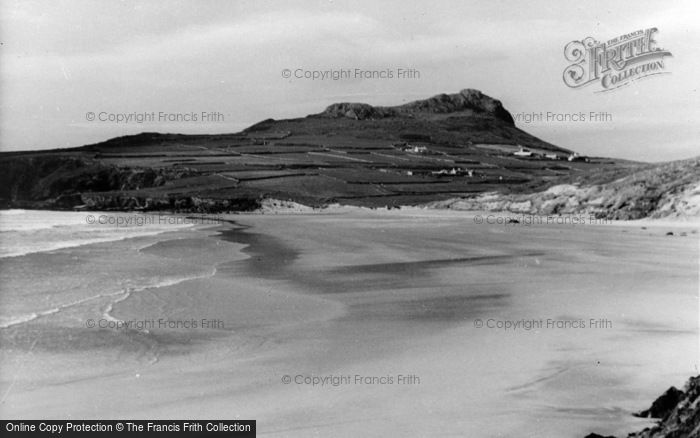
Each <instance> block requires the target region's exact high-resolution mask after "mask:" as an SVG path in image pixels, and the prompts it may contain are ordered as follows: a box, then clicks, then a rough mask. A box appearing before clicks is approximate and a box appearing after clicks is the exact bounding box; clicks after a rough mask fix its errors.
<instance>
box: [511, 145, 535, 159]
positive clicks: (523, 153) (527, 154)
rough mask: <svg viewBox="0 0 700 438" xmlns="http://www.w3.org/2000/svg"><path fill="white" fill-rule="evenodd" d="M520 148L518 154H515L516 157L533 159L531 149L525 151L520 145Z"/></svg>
mask: <svg viewBox="0 0 700 438" xmlns="http://www.w3.org/2000/svg"><path fill="white" fill-rule="evenodd" d="M518 146H519V149H518V150H517V151H516V152H513V155H515V156H516V157H532V152H531V151H530V150H529V149H525V148H523V147H522V146H520V145H518Z"/></svg>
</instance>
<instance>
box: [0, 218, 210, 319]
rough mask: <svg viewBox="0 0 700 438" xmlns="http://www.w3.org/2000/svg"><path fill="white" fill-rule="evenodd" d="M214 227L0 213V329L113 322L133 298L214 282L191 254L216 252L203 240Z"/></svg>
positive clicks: (206, 263) (205, 263)
mask: <svg viewBox="0 0 700 438" xmlns="http://www.w3.org/2000/svg"><path fill="white" fill-rule="evenodd" d="M218 225H220V222H219V221H218V220H216V218H206V219H205V218H186V217H184V216H176V215H154V214H145V213H109V214H108V213H101V212H82V211H81V212H58V211H42V210H3V211H0V328H8V327H11V326H15V325H19V324H25V323H28V322H30V321H35V320H37V319H42V318H52V321H53V322H62V323H66V322H70V323H71V324H75V323H76V322H77V323H79V322H80V321H82V320H85V319H86V318H88V317H93V316H95V315H96V314H97V315H98V316H99V317H100V318H101V319H106V320H114V319H116V317H115V316H113V315H112V313H111V311H112V308H113V306H114V305H115V304H116V303H118V302H121V301H123V300H125V299H127V298H128V297H129V296H130V295H131V294H134V293H138V292H139V291H143V290H146V289H149V288H158V287H164V286H170V285H173V284H177V283H179V282H182V281H186V280H190V279H194V278H200V277H206V276H213V275H214V274H215V272H216V268H215V267H214V266H213V263H212V261H211V260H206V257H188V254H189V255H193V250H195V249H197V250H198V249H201V248H199V247H201V246H202V245H206V244H208V243H209V244H213V245H221V243H220V242H219V241H218V240H215V241H214V240H207V239H201V237H202V233H204V234H205V235H206V234H216V233H212V231H211V230H212V229H213V228H216V227H217V226H218ZM168 242H170V243H169V244H166V243H168ZM192 245H194V246H196V247H198V248H192ZM62 325H63V324H62Z"/></svg>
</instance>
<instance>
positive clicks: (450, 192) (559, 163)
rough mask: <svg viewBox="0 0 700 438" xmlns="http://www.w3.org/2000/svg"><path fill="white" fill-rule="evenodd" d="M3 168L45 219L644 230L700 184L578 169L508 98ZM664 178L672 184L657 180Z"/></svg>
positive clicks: (79, 153)
mask: <svg viewBox="0 0 700 438" xmlns="http://www.w3.org/2000/svg"><path fill="white" fill-rule="evenodd" d="M525 151H526V152H525ZM572 158H575V159H572ZM0 164H1V165H2V168H3V170H4V171H3V172H2V173H0V207H2V208H43V209H96V210H172V211H192V212H220V211H242V210H251V209H258V208H260V207H261V205H264V204H265V201H266V200H268V199H277V200H281V201H283V202H289V203H294V204H295V205H296V204H303V205H306V206H311V207H323V206H325V205H329V204H333V203H338V204H344V205H356V206H364V207H372V208H374V207H398V206H402V205H425V204H430V205H434V206H442V207H445V206H446V207H449V208H462V207H469V208H480V209H483V208H484V207H488V208H489V209H490V208H491V207H493V208H500V209H505V210H511V211H532V212H553V213H567V212H574V211H578V210H577V209H579V210H585V211H591V212H594V213H595V214H597V215H601V216H605V217H614V218H637V217H646V216H650V215H665V214H667V213H668V214H670V213H672V212H675V211H678V210H679V209H680V208H686V207H685V206H683V205H680V204H678V205H677V206H676V204H674V202H676V201H677V200H678V199H680V198H679V196H681V195H682V196H685V195H683V194H689V195H688V196H690V197H692V196H694V195H692V193H694V192H692V190H691V185H692V183H693V182H695V183H697V182H698V181H699V180H700V179H698V168H697V166H694V167H693V166H691V165H687V166H685V165H684V166H685V167H678V168H677V169H676V171H673V172H672V171H668V172H667V171H666V170H663V168H662V167H659V166H653V165H646V164H642V163H634V162H628V161H624V160H613V159H608V158H602V157H585V159H584V157H576V156H574V155H573V151H571V150H568V149H566V148H563V147H560V146H556V145H553V144H551V143H548V142H546V141H543V140H541V139H539V138H537V137H534V136H532V135H530V134H528V133H527V132H525V131H523V130H521V129H519V128H518V127H517V126H516V125H515V124H514V123H513V118H512V117H511V115H510V113H509V112H508V111H507V110H506V109H505V107H504V106H503V104H502V103H501V102H500V101H499V100H497V99H494V98H492V97H489V96H487V95H485V94H483V93H481V92H480V91H478V90H472V89H465V90H462V91H460V92H459V93H454V94H439V95H436V96H433V97H430V98H427V99H424V100H417V101H415V102H410V103H406V104H402V105H397V106H372V105H368V104H363V103H336V104H332V105H330V106H328V107H327V108H326V109H325V110H324V111H322V112H321V113H317V114H312V115H309V116H306V117H301V118H296V119H286V120H272V119H268V120H264V121H262V122H260V123H256V124H255V125H253V126H251V127H249V128H247V129H245V130H243V131H242V132H238V133H233V134H219V135H180V134H160V133H142V134H138V135H131V136H124V137H118V138H113V139H110V140H107V141H105V142H102V143H97V144H92V145H87V146H83V147H79V148H73V149H55V150H48V151H28V152H14V153H2V154H0ZM645 172H646V173H645ZM656 172H662V173H663V175H664V176H663V178H662V179H663V181H661V180H659V181H660V182H659V183H658V184H656V183H653V182H652V183H649V182H648V181H646V180H645V179H644V178H646V177H645V176H644V175H647V174H648V175H653V174H655V173H656ZM682 196H681V197H682ZM431 203H432V204H431ZM664 206H669V207H668V208H667V207H664Z"/></svg>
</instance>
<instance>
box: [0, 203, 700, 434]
mask: <svg viewBox="0 0 700 438" xmlns="http://www.w3.org/2000/svg"><path fill="white" fill-rule="evenodd" d="M232 219H234V220H235V221H236V223H237V226H234V227H227V226H224V227H221V228H220V229H218V230H216V232H210V233H209V234H208V235H207V236H199V237H197V238H196V239H200V240H201V241H205V240H206V242H208V243H207V244H202V245H200V246H201V247H198V245H197V244H196V243H195V242H197V241H198V240H196V239H195V240H193V241H175V240H167V241H162V242H157V243H155V244H153V245H152V246H149V247H147V248H146V249H144V250H143V251H144V252H145V253H147V254H149V255H151V256H154V257H159V258H168V257H177V254H181V255H182V257H190V258H193V260H194V259H199V260H200V261H203V262H206V263H209V258H213V259H215V260H217V263H216V270H215V274H214V275H211V276H207V277H202V278H196V279H192V280H188V281H183V282H180V283H177V284H174V285H171V286H164V287H158V288H154V289H147V290H144V291H142V292H140V293H135V294H132V295H130V296H129V297H128V298H127V299H125V300H123V301H120V302H118V303H116V304H114V306H113V312H112V314H113V315H114V316H115V317H116V318H119V319H121V320H129V319H151V318H159V317H163V318H169V319H173V320H187V319H195V320H202V319H208V320H216V321H222V325H221V326H220V327H218V328H216V329H197V330H192V329H155V330H150V331H148V332H147V333H146V332H143V331H136V332H125V331H120V332H114V331H109V330H103V331H87V330H86V329H85V328H84V327H81V326H80V325H79V324H70V323H67V322H66V321H65V320H63V321H61V322H60V323H59V322H56V321H53V322H52V321H51V320H50V319H46V320H40V321H37V322H35V323H34V324H31V325H29V326H26V327H23V328H21V329H20V328H17V329H15V331H11V332H10V331H7V330H5V331H4V333H3V350H5V351H7V350H9V353H10V354H9V355H7V356H6V358H5V359H3V362H2V370H3V373H2V393H3V394H5V396H4V398H3V401H2V405H1V406H2V408H1V409H0V412H1V413H2V416H3V417H4V418H35V417H37V412H41V413H42V416H45V417H47V418H62V417H72V418H83V417H84V418H129V417H131V418H137V417H138V418H180V417H183V418H210V419H217V418H239V419H256V420H258V434H259V435H260V436H285V437H287V436H305V437H306V436H339V437H343V436H357V435H358V433H360V434H362V435H364V436H479V437H496V436H516V435H517V436H532V437H535V436H537V437H548V436H551V437H569V436H570V437H581V436H585V435H586V434H587V433H589V432H592V431H595V432H598V433H601V434H613V433H614V434H619V435H625V434H626V433H627V432H629V431H631V430H636V429H639V428H640V427H639V426H640V425H644V424H647V423H646V422H645V420H640V419H635V418H632V417H631V416H630V413H631V412H633V411H637V410H640V409H643V408H646V407H647V405H648V404H649V403H650V402H651V400H653V399H654V398H655V397H656V396H657V395H658V394H659V393H661V392H663V391H664V390H665V389H666V388H667V387H668V386H669V385H672V384H675V385H679V384H682V383H683V382H684V381H685V380H686V379H687V377H688V375H690V374H693V373H696V372H697V366H698V363H697V360H698V318H697V314H698V234H697V233H695V234H693V233H692V230H693V228H692V227H688V226H687V225H684V227H685V228H683V230H681V229H676V230H675V231H676V233H675V234H676V235H675V236H666V235H665V232H666V231H667V229H672V228H669V226H670V227H672V225H669V226H666V225H665V226H664V228H660V227H655V226H653V225H639V224H628V225H623V226H607V225H590V226H586V225H583V226H564V225H562V226H544V225H543V226H537V225H533V226H528V227H525V226H522V227H518V226H509V227H505V226H503V225H477V224H475V223H474V221H473V215H472V214H464V213H459V214H457V213H454V212H435V211H390V212H368V211H352V210H350V211H345V212H342V213H339V214H327V215H293V216H291V215H290V216H244V215H240V216H239V215H237V216H232ZM642 226H645V227H646V228H647V229H642V228H641V227H642ZM679 226H680V225H679ZM680 232H686V233H687V235H686V236H680ZM214 240H219V241H221V242H225V243H224V244H223V245H224V247H223V248H220V249H219V250H217V251H219V252H212V249H211V248H212V246H211V245H212V242H213V241H214ZM208 257H209V258H208ZM523 319H525V320H545V321H546V320H547V319H552V320H557V321H558V320H570V321H574V320H583V321H585V322H586V323H589V322H590V321H591V320H595V321H599V320H601V319H603V320H606V321H609V322H610V324H611V326H609V327H608V326H603V327H599V328H591V327H586V328H541V329H532V330H524V329H521V330H509V331H506V330H502V329H497V328H489V327H484V326H481V327H478V326H477V324H478V323H477V321H481V322H482V323H483V324H490V323H491V322H492V323H494V324H495V323H496V322H498V321H518V320H523ZM489 321H491V322H489ZM8 339H10V340H11V342H9V343H8ZM47 339H55V340H56V342H58V345H60V346H61V348H55V347H51V345H55V344H54V343H52V342H48V341H47ZM66 339H73V340H74V341H71V342H68V341H67V340H66ZM61 365H64V366H61ZM285 376H290V377H291V379H292V382H291V383H285V382H284V381H283V379H284V378H285ZM343 376H349V378H348V381H347V382H341V384H339V385H337V386H333V385H315V386H314V385H311V384H307V383H305V379H306V378H313V377H336V378H340V377H343ZM356 376H360V381H361V382H358V381H357V379H356ZM399 376H404V377H405V379H404V380H403V381H402V383H399ZM389 378H391V381H392V383H388V382H389ZM371 380H373V381H371ZM367 381H371V382H369V383H367ZM298 382H300V383H298ZM56 400H61V403H57V402H56Z"/></svg>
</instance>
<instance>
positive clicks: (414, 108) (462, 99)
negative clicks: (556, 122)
mask: <svg viewBox="0 0 700 438" xmlns="http://www.w3.org/2000/svg"><path fill="white" fill-rule="evenodd" d="M465 112H466V113H468V114H469V115H472V116H476V115H483V116H485V117H493V118H495V119H497V120H501V121H503V122H505V123H507V124H510V125H515V123H514V122H513V117H512V116H511V115H510V113H509V112H508V111H506V109H505V108H503V105H502V104H501V102H500V101H499V100H496V99H493V98H491V97H489V96H486V95H485V94H483V93H482V92H481V91H479V90H473V89H464V90H462V91H460V92H459V93H455V94H439V95H437V96H433V97H431V98H429V99H424V100H417V101H414V102H410V103H407V104H404V105H400V106H389V107H382V106H379V107H373V106H371V105H368V104H366V103H336V104H333V105H331V106H329V107H328V108H326V110H325V111H323V112H322V113H320V114H318V115H319V116H320V117H332V118H335V117H347V118H350V119H355V120H365V119H382V118H387V117H415V116H416V115H421V114H432V115H436V114H453V113H465Z"/></svg>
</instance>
